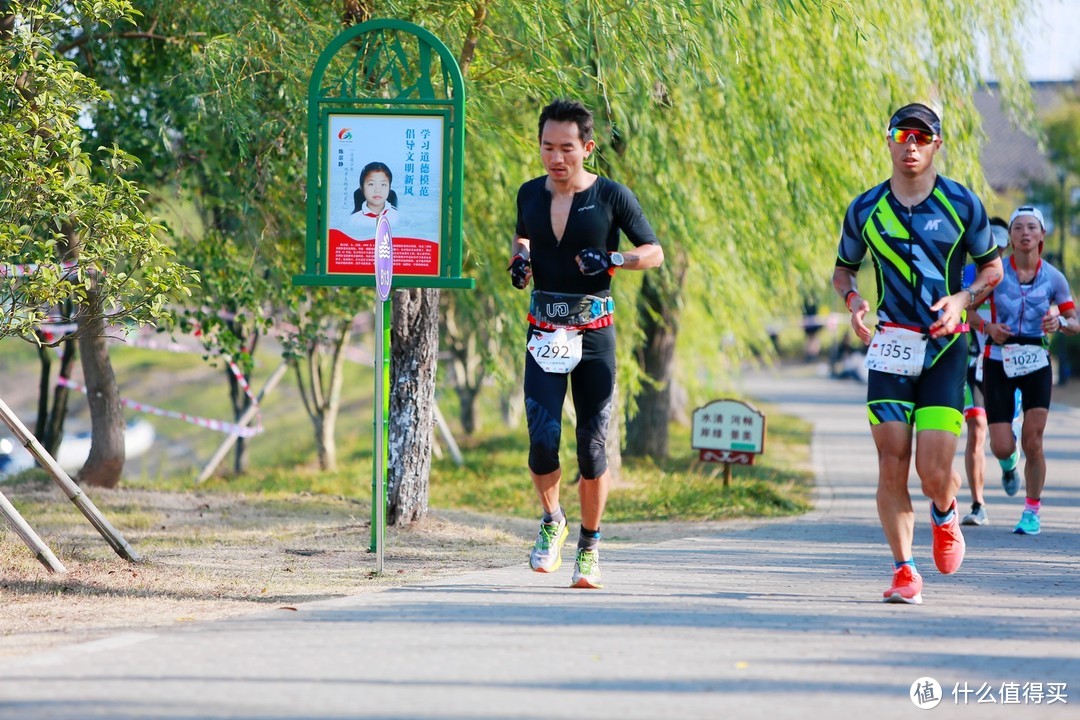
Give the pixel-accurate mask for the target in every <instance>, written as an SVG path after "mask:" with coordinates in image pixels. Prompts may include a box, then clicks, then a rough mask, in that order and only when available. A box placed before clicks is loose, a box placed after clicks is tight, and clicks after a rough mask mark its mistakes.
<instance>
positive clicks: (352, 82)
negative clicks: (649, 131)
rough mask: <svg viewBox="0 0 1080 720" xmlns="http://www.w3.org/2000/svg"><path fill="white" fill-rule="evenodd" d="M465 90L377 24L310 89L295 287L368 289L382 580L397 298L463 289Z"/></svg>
mask: <svg viewBox="0 0 1080 720" xmlns="http://www.w3.org/2000/svg"><path fill="white" fill-rule="evenodd" d="M464 153H465V85H464V82H463V80H462V77H461V70H460V68H459V67H458V65H457V62H456V60H455V59H454V56H453V55H451V54H450V51H449V50H448V49H447V48H446V46H445V45H443V43H442V42H441V41H439V39H438V38H436V37H435V36H434V35H432V34H431V33H430V32H428V31H427V30H425V29H423V28H421V27H419V26H418V25H414V24H412V23H408V22H405V21H403V20H393V19H385V20H371V21H368V22H366V23H363V24H361V25H357V26H355V27H352V28H350V29H348V30H346V31H345V32H343V33H341V34H340V35H338V36H337V37H336V38H334V40H333V41H332V42H331V43H330V44H329V45H328V46H327V47H326V49H325V50H323V52H322V54H321V55H320V56H319V59H318V61H317V62H316V63H315V68H314V70H313V71H312V74H311V82H310V83H309V85H308V183H307V233H306V241H305V242H306V244H305V255H304V265H305V267H304V273H303V274H301V275H295V276H293V283H294V284H296V285H309V286H324V287H325V286H329V287H373V288H375V290H376V300H375V335H376V342H375V345H376V347H375V419H374V425H375V444H374V453H373V454H374V458H375V460H374V463H373V465H374V467H373V471H372V503H371V509H372V520H371V532H372V536H371V549H372V550H373V551H374V552H376V553H377V567H376V571H377V572H380V573H381V572H382V570H383V537H384V532H385V525H386V518H385V511H386V467H387V462H388V460H389V457H388V442H387V431H388V428H389V417H388V416H389V409H390V400H389V394H388V393H387V391H386V390H387V388H388V387H389V375H390V317H389V313H387V312H386V309H387V308H386V302H387V300H388V299H389V296H390V291H391V290H392V289H394V288H410V287H412V288H451V289H453V288H461V289H471V288H473V287H475V281H474V280H472V279H471V278H463V277H461V259H462V252H461V217H462V205H463V203H462V183H463V178H464Z"/></svg>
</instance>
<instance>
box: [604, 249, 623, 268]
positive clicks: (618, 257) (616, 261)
mask: <svg viewBox="0 0 1080 720" xmlns="http://www.w3.org/2000/svg"><path fill="white" fill-rule="evenodd" d="M608 257H610V258H611V266H612V267H622V266H623V263H624V262H626V258H624V257H623V254H622V253H621V252H613V253H611V255H609V256H608Z"/></svg>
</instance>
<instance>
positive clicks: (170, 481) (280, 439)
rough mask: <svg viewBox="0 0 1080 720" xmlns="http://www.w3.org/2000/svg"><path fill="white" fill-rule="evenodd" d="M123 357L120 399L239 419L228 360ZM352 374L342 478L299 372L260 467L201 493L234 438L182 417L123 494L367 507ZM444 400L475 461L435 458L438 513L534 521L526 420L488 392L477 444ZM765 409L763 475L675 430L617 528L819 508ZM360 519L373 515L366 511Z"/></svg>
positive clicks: (20, 350)
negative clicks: (302, 497) (349, 502)
mask: <svg viewBox="0 0 1080 720" xmlns="http://www.w3.org/2000/svg"><path fill="white" fill-rule="evenodd" d="M112 359H113V365H114V368H115V371H116V374H117V378H118V379H119V381H120V385H121V392H122V394H123V395H124V396H126V397H130V398H134V399H137V400H141V401H144V402H147V403H149V404H152V405H156V406H158V407H162V408H166V409H170V410H177V411H180V412H185V413H190V414H194V415H200V416H203V417H211V418H220V419H227V418H229V417H231V408H230V406H229V404H228V401H227V384H226V376H225V370H224V368H222V367H220V363H219V367H218V368H216V369H215V368H207V365H206V362H205V361H204V360H202V359H201V358H199V357H198V356H195V355H179V354H169V353H162V352H154V351H148V350H140V349H136V348H131V347H123V346H116V347H114V348H113V350H112ZM278 362H279V359H278V357H277V356H276V355H275V354H274V353H272V352H268V351H267V352H264V353H262V354H260V355H259V356H258V357H257V358H256V365H257V368H256V372H255V373H254V378H253V381H252V384H253V386H254V387H255V388H256V389H258V388H259V387H261V384H262V381H263V379H265V378H266V377H267V376H268V375H269V374H270V372H271V371H272V369H273V368H274V367H275V366H276V365H277V363H278ZM0 365H2V366H4V368H0V369H8V370H10V369H12V368H14V367H18V370H19V373H20V376H21V377H23V378H24V380H21V381H22V382H34V383H36V373H37V359H36V355H35V353H34V351H33V349H32V348H30V347H29V346H28V345H25V344H22V343H19V344H15V343H13V342H9V343H0ZM347 374H348V376H347V378H346V383H345V397H344V399H343V407H342V410H341V415H340V416H339V418H338V426H337V441H338V459H339V468H338V469H337V470H335V471H333V472H323V471H320V470H319V469H318V468H317V463H316V454H315V442H314V436H313V431H312V425H311V422H310V420H309V419H308V417H307V415H306V413H305V412H304V409H303V406H302V404H301V402H300V399H299V395H298V393H297V390H296V386H295V379H294V376H293V374H292V373H291V372H290V374H288V375H287V376H286V377H285V378H284V379H283V380H282V382H281V384H280V385H279V386H278V390H277V391H276V392H275V393H274V394H273V395H272V396H270V397H269V398H267V399H266V400H265V401H264V403H263V412H262V415H263V426H264V428H265V432H264V433H263V434H261V435H259V436H258V437H256V438H254V439H252V440H251V441H249V449H250V453H251V460H250V471H249V472H248V473H247V474H246V475H243V476H232V475H231V473H227V472H226V473H225V474H224V475H218V476H215V477H213V478H211V479H210V480H209V481H207V482H206V483H204V484H201V485H196V484H195V480H194V479H195V476H196V475H197V474H198V472H199V470H200V469H201V468H202V465H203V464H204V463H205V462H206V460H207V459H208V458H209V457H210V455H211V454H212V453H213V451H214V449H215V448H216V447H217V445H218V444H219V443H220V442H221V441H222V440H223V439H224V437H225V436H224V435H223V434H221V433H216V432H212V431H209V430H206V429H204V428H201V427H197V426H195V425H190V424H187V423H184V422H182V421H179V420H171V419H167V418H161V417H151V418H150V420H151V422H152V423H153V424H154V426H155V430H156V432H157V433H158V436H159V439H158V441H157V442H156V443H155V446H154V449H153V450H152V451H151V452H152V453H158V454H159V456H158V458H157V460H158V463H157V466H156V469H146V468H144V469H143V470H141V471H132V469H131V468H129V470H128V471H127V473H126V475H125V478H124V481H123V483H124V486H125V487H136V488H140V487H141V488H148V489H160V490H173V491H195V490H198V491H200V492H208V493H213V492H235V493H241V494H247V493H250V494H257V495H259V496H261V497H262V498H264V499H265V498H276V497H280V498H281V499H282V500H283V501H285V502H287V500H288V498H289V497H290V496H293V497H295V495H296V494H298V493H311V494H315V495H327V496H340V497H344V498H351V499H355V500H357V501H358V502H362V503H366V502H367V501H368V500H369V499H370V497H371V474H372V455H371V444H372V434H373V430H372V428H373V426H372V416H371V412H372V410H371V403H370V398H371V394H372V392H373V387H372V383H373V380H372V371H371V369H370V368H366V367H361V366H358V365H355V364H349V365H348V366H347ZM29 378H33V380H30V379H29ZM73 400H75V402H73V405H74V407H73V408H72V411H73V415H74V416H75V418H74V419H75V420H77V419H78V416H79V413H81V412H83V413H84V412H85V399H83V398H81V396H80V397H77V398H74V399H73ZM439 402H440V405H441V408H442V411H443V414H444V415H445V416H446V418H447V419H448V421H449V422H450V424H451V427H452V429H453V431H454V432H455V437H456V439H457V441H458V443H459V445H460V446H461V449H462V453H463V455H464V458H465V463H464V466H463V467H458V466H456V465H455V464H454V463H453V462H452V461H451V460H450V458H449V456H448V455H447V456H446V457H444V458H442V459H435V460H433V465H432V472H431V481H430V504H431V506H432V507H434V508H448V509H450V508H458V509H471V510H477V511H482V512H488V513H495V514H500V515H507V516H513V517H522V518H532V517H535V516H536V515H537V513H538V501H537V498H536V493H535V490H534V489H533V487H532V483H531V481H530V479H529V473H528V470H527V464H526V463H527V458H528V438H527V434H526V430H525V423H524V420H523V419H522V420H520V421H519V422H518V423H517V425H516V426H509V427H508V426H507V425H506V424H505V423H504V422H503V421H502V419H501V418H498V417H496V415H497V406H498V403H496V402H494V400H493V396H492V397H490V398H489V396H487V395H484V396H482V397H481V399H480V402H479V406H478V409H479V411H480V413H481V415H482V418H481V422H482V424H481V430H480V431H478V432H477V433H476V434H475V435H474V436H473V437H466V436H464V435H463V434H462V432H461V428H460V426H459V425H458V423H457V422H456V417H457V401H456V397H455V395H454V393H453V392H452V391H451V390H450V389H449V388H448V387H446V386H445V384H444V385H443V386H441V390H440V393H439ZM759 408H760V409H761V410H762V411H763V412H765V413H766V414H767V417H768V421H767V436H766V443H765V448H766V452H765V454H764V455H761V456H759V457H758V462H757V464H756V465H754V466H752V467H743V466H735V467H734V469H733V479H732V482H731V485H730V486H729V487H726V488H725V487H724V486H723V483H722V477H721V475H722V466H720V465H717V464H705V463H700V462H698V460H697V452H696V451H694V450H692V449H691V447H690V428H688V427H684V426H679V425H672V426H671V428H670V431H671V438H670V457H669V458H668V459H666V460H664V461H662V462H653V461H650V460H644V459H637V458H626V459H625V461H624V465H623V468H622V474H621V477H620V478H619V480H618V482H616V483H615V484H614V486H613V489H612V491H611V493H610V497H609V499H608V506H607V511H606V513H605V518H606V519H607V520H609V521H613V522H614V521H642V520H715V519H726V518H737V517H771V516H777V515H791V514H797V513H801V512H805V511H806V510H807V509H808V508H809V506H810V493H811V490H812V484H813V482H812V476H811V474H810V473H809V472H808V471H807V470H806V468H807V467H808V465H809V440H810V429H809V425H807V424H806V423H802V422H800V421H798V420H796V419H794V418H790V417H785V416H783V415H780V414H779V413H778V412H776V411H775V409H771V408H768V407H762V406H760V405H759ZM127 414H128V417H129V418H131V417H136V416H137V413H134V412H131V411H129V412H128V413H127ZM69 427H70V426H69ZM167 447H171V448H173V449H175V448H177V447H180V448H185V449H186V450H185V453H183V454H181V455H180V456H179V457H175V456H174V457H172V458H171V459H170V460H168V461H164V460H163V459H162V457H161V456H163V455H164V454H165V449H166V448H167ZM174 455H175V453H174ZM231 463H232V456H231V455H230V456H229V457H228V458H226V460H225V462H224V463H223V467H222V468H220V469H219V471H220V470H225V471H227V470H228V469H229V467H231ZM576 465H577V461H576V459H575V456H574V437H573V430H572V427H571V426H570V423H569V422H568V421H567V422H565V423H564V431H563V448H562V466H563V468H564V469H565V472H566V474H567V478H568V479H569V478H570V477H572V475H574V474H576ZM148 467H153V465H152V464H150V465H149V466H148ZM575 495H576V492H575V490H574V489H572V487H567V489H566V491H565V494H564V497H565V498H566V502H574V503H576V499H575V498H574V497H573V496H575ZM358 513H363V510H362V509H360V508H358ZM146 522H148V523H150V522H152V520H149V519H148V520H147V521H146Z"/></svg>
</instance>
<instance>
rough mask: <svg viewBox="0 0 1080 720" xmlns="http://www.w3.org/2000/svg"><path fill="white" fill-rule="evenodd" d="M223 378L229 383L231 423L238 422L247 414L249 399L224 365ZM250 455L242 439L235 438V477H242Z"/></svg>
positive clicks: (229, 369) (246, 468)
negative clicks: (231, 409)
mask: <svg viewBox="0 0 1080 720" xmlns="http://www.w3.org/2000/svg"><path fill="white" fill-rule="evenodd" d="M225 376H226V378H227V379H228V381H229V400H230V401H231V403H232V408H233V421H238V420H240V418H241V417H243V416H244V413H245V412H247V409H248V408H249V407H251V398H249V397H248V396H247V393H245V392H244V390H243V388H242V387H241V386H240V381H239V380H237V378H236V375H235V374H234V373H233V371H232V368H230V367H229V366H228V365H227V364H226V365H225ZM249 456H250V453H248V445H247V442H246V441H245V439H244V438H242V437H241V438H237V440H236V449H235V450H234V452H233V472H234V473H235V474H237V475H243V474H244V473H246V472H247V470H248V466H249V464H250V457H249Z"/></svg>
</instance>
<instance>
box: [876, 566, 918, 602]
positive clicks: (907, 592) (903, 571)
mask: <svg viewBox="0 0 1080 720" xmlns="http://www.w3.org/2000/svg"><path fill="white" fill-rule="evenodd" d="M884 595H885V602H887V603H907V604H909V605H921V604H922V575H920V574H919V573H918V572H916V570H915V568H913V567H911V566H910V565H901V566H900V568H899V569H898V570H897V571H896V572H894V573H893V577H892V587H891V588H889V589H888V590H886V591H885V593H884Z"/></svg>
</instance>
